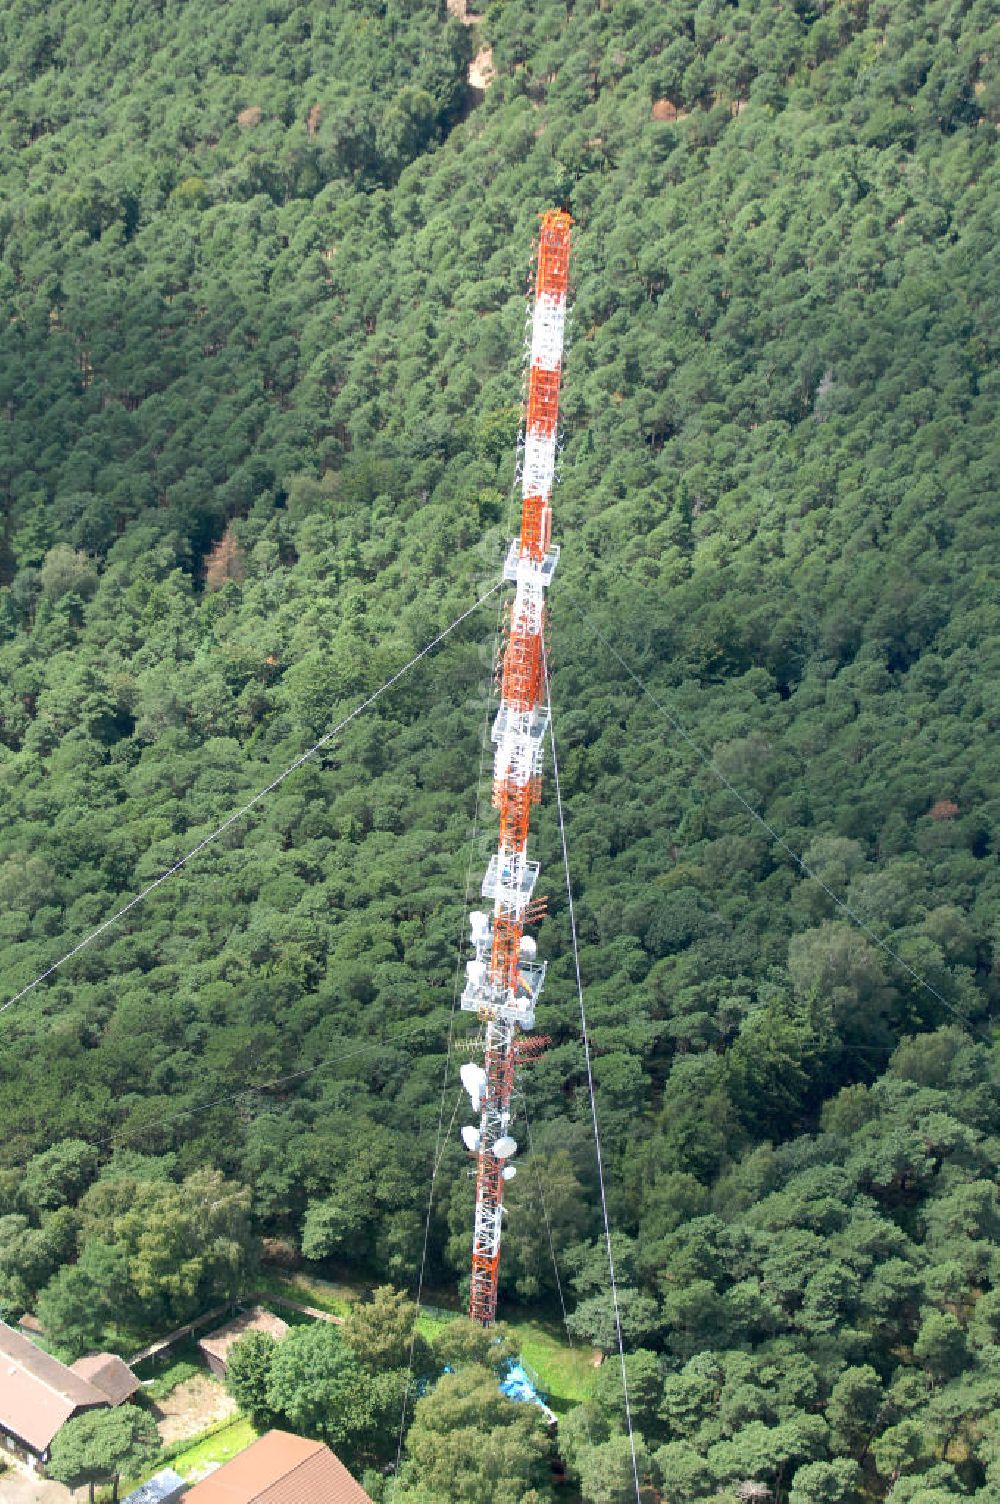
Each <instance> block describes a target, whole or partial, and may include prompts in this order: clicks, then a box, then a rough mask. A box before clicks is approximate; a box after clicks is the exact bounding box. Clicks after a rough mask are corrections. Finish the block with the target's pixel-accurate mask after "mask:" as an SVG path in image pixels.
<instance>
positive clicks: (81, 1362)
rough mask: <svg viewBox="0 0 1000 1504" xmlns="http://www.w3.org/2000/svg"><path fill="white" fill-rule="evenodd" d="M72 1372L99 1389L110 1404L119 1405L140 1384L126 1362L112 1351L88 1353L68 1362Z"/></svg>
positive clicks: (133, 1392) (129, 1396)
mask: <svg viewBox="0 0 1000 1504" xmlns="http://www.w3.org/2000/svg"><path fill="white" fill-rule="evenodd" d="M70 1368H71V1369H72V1371H73V1373H76V1374H79V1376H80V1378H81V1379H86V1380H87V1383H88V1384H93V1386H94V1388H95V1389H99V1390H100V1391H101V1393H102V1394H103V1395H104V1397H105V1399H108V1400H110V1401H111V1403H112V1405H121V1404H122V1403H123V1402H124V1401H125V1400H127V1399H130V1398H131V1397H132V1395H133V1394H135V1392H136V1390H137V1389H140V1388H141V1387H142V1386H141V1384H140V1383H139V1380H138V1379H137V1378H136V1376H135V1374H134V1373H133V1372H132V1370H131V1368H129V1366H128V1364H127V1363H125V1362H123V1361H122V1359H121V1358H116V1357H115V1355H114V1353H88V1354H87V1356H86V1357H85V1358H77V1360H76V1362H75V1363H71V1364H70Z"/></svg>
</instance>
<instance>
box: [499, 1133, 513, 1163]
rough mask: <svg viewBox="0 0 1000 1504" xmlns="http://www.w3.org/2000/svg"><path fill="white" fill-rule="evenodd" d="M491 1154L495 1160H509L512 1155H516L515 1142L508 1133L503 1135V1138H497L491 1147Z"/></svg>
mask: <svg viewBox="0 0 1000 1504" xmlns="http://www.w3.org/2000/svg"><path fill="white" fill-rule="evenodd" d="M493 1153H494V1154H495V1155H496V1157H497V1159H510V1156H511V1155H512V1154H516V1153H517V1140H516V1139H513V1138H511V1136H510V1134H509V1133H505V1134H504V1136H503V1138H498V1139H497V1141H496V1143H495V1144H494V1145H493Z"/></svg>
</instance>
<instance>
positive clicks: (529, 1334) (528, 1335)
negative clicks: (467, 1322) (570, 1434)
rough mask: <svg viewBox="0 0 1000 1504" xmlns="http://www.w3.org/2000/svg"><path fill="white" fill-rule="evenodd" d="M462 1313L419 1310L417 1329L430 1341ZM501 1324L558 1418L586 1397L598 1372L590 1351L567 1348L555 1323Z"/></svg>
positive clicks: (517, 1321)
mask: <svg viewBox="0 0 1000 1504" xmlns="http://www.w3.org/2000/svg"><path fill="white" fill-rule="evenodd" d="M461 1314H462V1313H461V1312H459V1311H444V1310H441V1309H440V1308H436V1309H433V1310H430V1311H428V1310H422V1311H421V1312H420V1315H419V1316H418V1317H417V1330H418V1331H419V1332H420V1334H421V1336H423V1337H426V1338H427V1340H428V1341H429V1342H433V1341H434V1338H435V1337H436V1336H437V1334H438V1333H439V1332H440V1331H441V1328H442V1327H443V1326H446V1325H447V1323H448V1322H449V1321H453V1320H454V1319H455V1317H456V1316H458V1315H461ZM503 1322H504V1325H505V1326H507V1327H509V1328H510V1330H511V1332H512V1333H513V1335H514V1338H515V1341H516V1342H517V1349H518V1355H519V1356H520V1358H521V1359H522V1360H523V1361H524V1362H525V1363H527V1365H528V1367H529V1368H533V1369H534V1370H535V1372H536V1373H537V1375H538V1383H539V1386H540V1388H541V1389H542V1390H543V1391H544V1392H545V1394H546V1396H547V1397H548V1402H549V1404H550V1405H551V1407H552V1409H553V1410H554V1411H555V1412H556V1414H557V1415H562V1414H565V1412H566V1411H567V1410H571V1409H572V1407H573V1406H574V1405H578V1404H579V1403H580V1401H581V1400H585V1399H586V1398H587V1396H588V1394H589V1393H590V1391H591V1389H592V1387H593V1384H594V1377H595V1375H596V1372H597V1370H596V1369H595V1367H594V1357H595V1351H594V1349H593V1348H591V1347H570V1345H569V1343H568V1342H567V1341H566V1338H565V1336H564V1335H563V1332H562V1328H561V1327H560V1326H559V1324H558V1323H557V1322H549V1321H542V1320H539V1319H537V1318H529V1317H525V1318H521V1317H518V1316H513V1317H511V1316H504V1317H503Z"/></svg>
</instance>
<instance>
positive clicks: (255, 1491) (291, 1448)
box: [184, 1431, 372, 1504]
mask: <svg viewBox="0 0 1000 1504" xmlns="http://www.w3.org/2000/svg"><path fill="white" fill-rule="evenodd" d="M184 1504H372V1501H371V1499H370V1498H369V1497H368V1495H367V1494H366V1493H365V1491H364V1489H363V1488H362V1487H361V1484H360V1483H356V1482H355V1481H354V1479H353V1478H352V1477H351V1475H350V1473H349V1472H348V1471H347V1469H346V1467H345V1466H344V1464H343V1463H342V1462H341V1461H340V1459H339V1458H338V1457H335V1456H334V1455H333V1453H332V1452H331V1451H330V1448H329V1447H327V1446H324V1445H323V1443H322V1442H321V1441H308V1440H307V1439H306V1438H305V1437H304V1436H293V1435H292V1434H291V1433H290V1432H289V1431H268V1432H267V1434H266V1435H264V1436H262V1437H261V1438H260V1440H259V1441H255V1442H254V1444H253V1446H250V1447H247V1449H246V1451H245V1452H241V1453H240V1455H239V1456H238V1457H234V1458H233V1459H232V1461H231V1462H227V1463H225V1464H224V1465H223V1466H222V1467H220V1468H219V1469H218V1471H217V1472H214V1473H212V1474H210V1476H209V1477H207V1478H205V1479H203V1481H202V1482H201V1483H196V1484H195V1486H194V1488H192V1489H191V1491H190V1492H189V1493H188V1494H186V1495H185V1498H184Z"/></svg>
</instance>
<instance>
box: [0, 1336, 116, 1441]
mask: <svg viewBox="0 0 1000 1504" xmlns="http://www.w3.org/2000/svg"><path fill="white" fill-rule="evenodd" d="M107 1404H108V1397H107V1395H106V1394H103V1393H102V1392H101V1390H100V1389H98V1388H97V1386H96V1385H94V1384H91V1383H89V1382H88V1380H87V1379H85V1378H83V1377H81V1375H80V1374H78V1373H74V1372H73V1370H72V1368H67V1367H66V1365H65V1363H60V1362H59V1360H58V1358H53V1357H52V1356H51V1355H50V1354H49V1353H46V1352H43V1351H42V1349H41V1348H40V1347H36V1346H35V1344H34V1343H33V1342H32V1341H30V1340H29V1338H27V1337H25V1336H23V1335H22V1333H21V1332H18V1331H16V1330H15V1329H14V1327H12V1326H8V1325H7V1323H6V1322H5V1321H0V1440H2V1441H3V1442H4V1445H5V1446H8V1447H10V1448H11V1450H12V1451H14V1452H16V1453H18V1455H20V1456H21V1457H23V1458H24V1459H25V1461H27V1462H29V1463H30V1464H32V1465H35V1464H37V1463H39V1462H43V1463H44V1462H46V1461H47V1460H48V1455H49V1447H50V1446H51V1445H52V1441H53V1438H54V1437H55V1435H56V1432H57V1431H58V1430H59V1429H60V1427H62V1426H64V1425H65V1424H66V1422H67V1421H68V1420H69V1419H70V1417H71V1416H73V1415H79V1414H80V1413H81V1412H82V1411H84V1410H94V1409H96V1408H97V1407H98V1406H100V1405H107Z"/></svg>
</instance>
